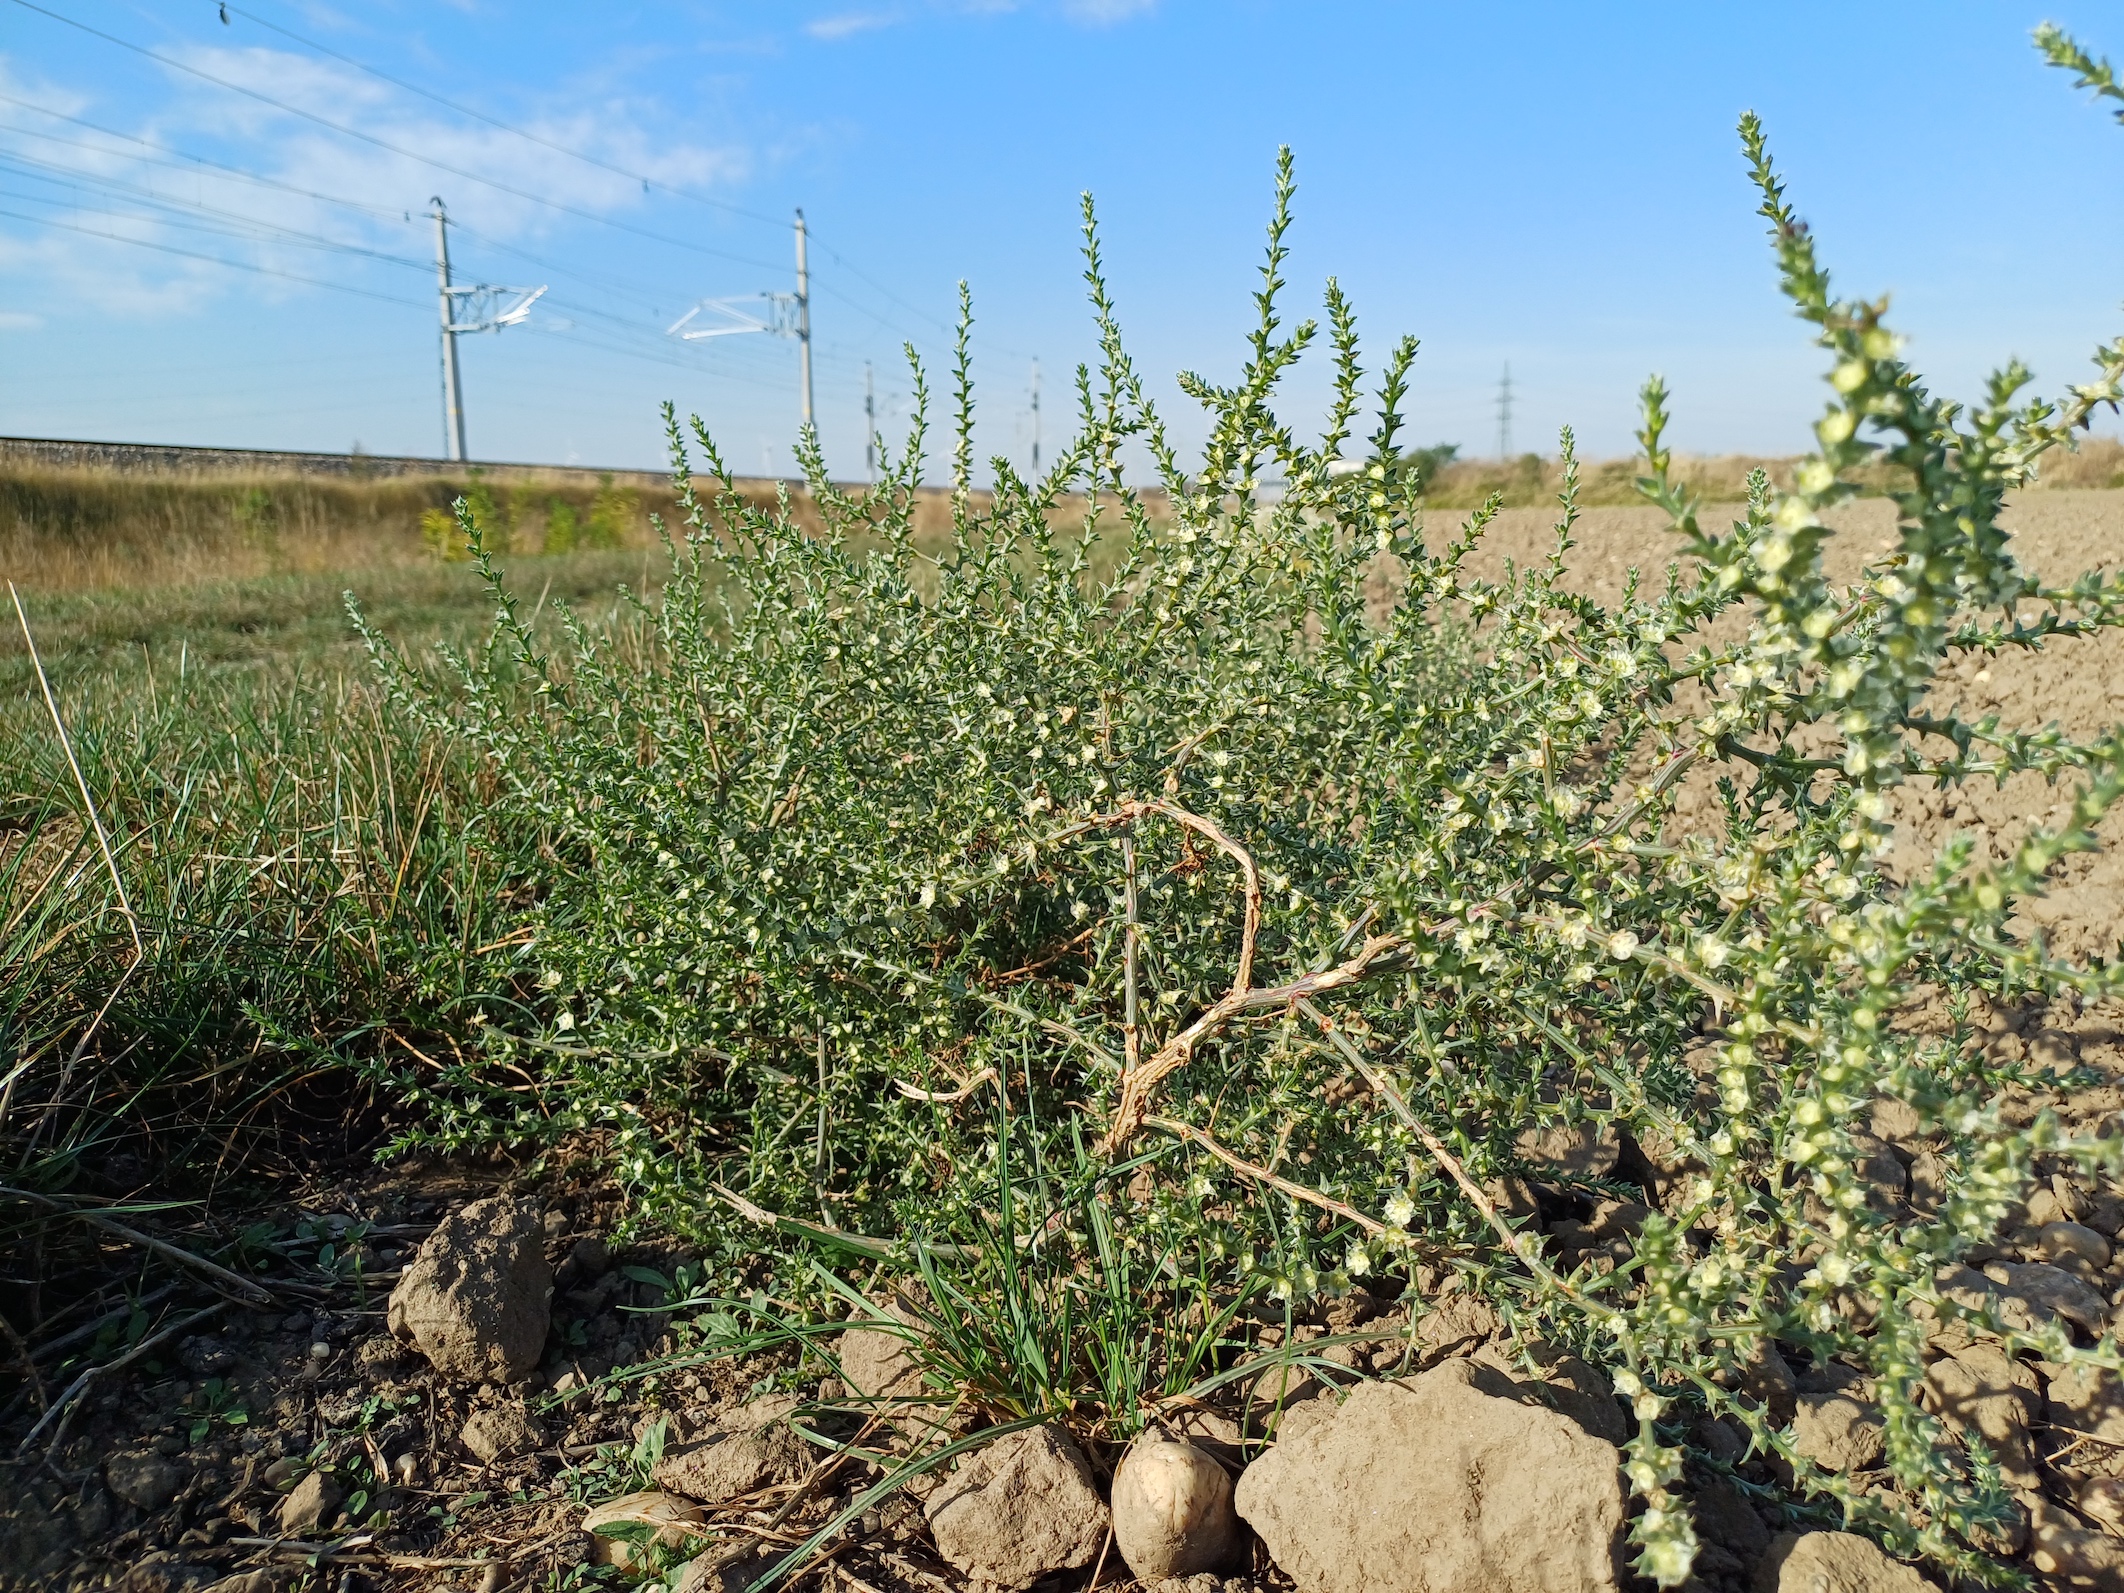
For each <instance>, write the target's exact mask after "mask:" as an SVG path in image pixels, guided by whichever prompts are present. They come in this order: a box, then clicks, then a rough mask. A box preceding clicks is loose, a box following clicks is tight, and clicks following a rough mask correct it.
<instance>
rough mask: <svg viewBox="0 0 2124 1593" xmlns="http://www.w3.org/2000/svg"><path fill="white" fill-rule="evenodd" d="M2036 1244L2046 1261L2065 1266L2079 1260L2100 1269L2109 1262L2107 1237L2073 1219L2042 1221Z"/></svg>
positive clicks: (2037, 1231)
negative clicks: (2069, 1220) (2066, 1220)
mask: <svg viewBox="0 0 2124 1593" xmlns="http://www.w3.org/2000/svg"><path fill="white" fill-rule="evenodd" d="M2036 1246H2037V1248H2038V1249H2039V1250H2041V1252H2042V1254H2043V1259H2044V1260H2045V1261H2049V1262H2053V1263H2058V1264H2062V1265H2065V1266H2067V1267H2071V1266H2072V1265H2073V1263H2075V1262H2081V1263H2084V1264H2086V1265H2087V1266H2089V1267H2092V1268H2093V1269H2094V1270H2095V1271H2097V1272H2099V1271H2101V1270H2102V1269H2103V1268H2104V1267H2106V1266H2108V1265H2109V1255H2110V1245H2109V1241H2108V1240H2107V1239H2105V1238H2103V1237H2102V1236H2101V1235H2100V1234H2099V1233H2096V1232H2095V1231H2094V1229H2092V1228H2084V1227H2082V1226H2081V1225H2080V1224H2079V1223H2076V1222H2050V1223H2045V1224H2044V1225H2043V1226H2042V1227H2041V1228H2039V1229H2037V1230H2036Z"/></svg>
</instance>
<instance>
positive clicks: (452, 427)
mask: <svg viewBox="0 0 2124 1593" xmlns="http://www.w3.org/2000/svg"><path fill="white" fill-rule="evenodd" d="M434 203H435V279H436V287H437V293H438V296H439V297H440V298H441V300H442V346H443V417H444V423H443V446H444V447H445V448H446V449H447V450H448V452H449V455H450V457H451V458H452V459H454V460H457V461H459V462H460V463H461V462H462V461H463V460H464V457H465V390H464V387H463V385H462V384H461V383H460V382H459V381H458V378H457V320H456V317H455V316H453V315H452V314H451V313H450V311H451V305H450V231H449V228H450V218H449V215H448V213H447V212H445V211H444V209H443V202H442V200H441V198H440V197H438V198H437V199H436V200H435V201H434Z"/></svg>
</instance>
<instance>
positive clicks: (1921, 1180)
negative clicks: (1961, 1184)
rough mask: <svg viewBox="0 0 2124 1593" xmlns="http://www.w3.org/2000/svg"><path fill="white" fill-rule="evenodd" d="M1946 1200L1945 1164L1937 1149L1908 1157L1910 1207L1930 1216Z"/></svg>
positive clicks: (1920, 1213) (1922, 1214) (1921, 1214)
mask: <svg viewBox="0 0 2124 1593" xmlns="http://www.w3.org/2000/svg"><path fill="white" fill-rule="evenodd" d="M1946 1200H1947V1164H1946V1163H1945V1162H1944V1161H1942V1160H1941V1159H1940V1156H1939V1153H1938V1152H1937V1151H1929V1150H1927V1151H1919V1152H1918V1153H1917V1154H1916V1155H1915V1156H1913V1157H1911V1158H1910V1209H1911V1210H1912V1211H1914V1212H1916V1213H1918V1214H1919V1215H1920V1216H1930V1215H1931V1214H1932V1213H1934V1212H1936V1211H1938V1210H1939V1209H1940V1207H1941V1206H1942V1205H1944V1204H1945V1203H1946Z"/></svg>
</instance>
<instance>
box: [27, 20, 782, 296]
mask: <svg viewBox="0 0 2124 1593" xmlns="http://www.w3.org/2000/svg"><path fill="white" fill-rule="evenodd" d="M180 58H181V59H182V60H184V62H185V63H186V64H187V65H190V66H193V67H196V68H197V69H198V70H199V71H201V72H206V73H210V74H211V75H212V76H214V77H216V78H219V79H222V80H224V81H225V82H228V83H233V84H238V85H241V86H243V87H245V88H249V89H251V90H253V91H255V92H256V93H257V94H259V95H263V96H266V97H267V98H270V99H272V100H277V101H280V102H282V103H285V104H288V105H293V106H305V107H318V108H319V114H321V115H323V116H325V117H327V118H329V119H330V120H331V121H333V122H337V123H340V124H342V125H345V126H347V127H352V128H356V129H359V130H360V131H361V132H362V133H364V134H367V135H368V136H369V138H371V139H373V140H375V141H376V142H373V143H370V142H364V141H362V140H359V139H354V138H349V137H347V136H346V135H344V134H340V133H336V132H333V131H332V130H330V129H328V128H325V127H321V126H319V125H317V123H315V122H313V121H310V120H307V119H305V118H303V117H300V116H296V115H291V114H289V113H288V112H285V111H282V110H279V109H276V108H275V107H274V106H272V105H268V104H265V103H261V101H259V100H256V99H250V98H245V97H243V96H240V95H237V94H231V93H229V92H228V91H227V90H225V89H221V88H217V87H214V86H212V85H210V84H207V83H202V82H200V81H199V80H198V79H196V78H191V77H188V76H183V75H179V74H175V73H173V74H172V75H171V88H172V91H173V97H172V98H171V99H170V100H169V101H168V102H167V103H166V104H165V105H164V106H163V107H162V108H161V109H160V110H159V111H158V112H156V113H155V114H154V115H153V116H152V117H151V118H149V119H147V120H145V121H142V120H139V119H137V118H128V119H126V120H123V121H121V120H119V117H120V116H121V115H123V112H120V111H116V110H108V109H102V108H101V107H100V106H98V105H97V104H96V103H95V102H93V101H91V100H90V99H89V98H88V97H87V96H85V95H83V94H80V93H76V92H70V91H61V90H58V89H56V88H54V87H52V86H49V85H38V86H32V85H27V84H23V85H21V86H22V89H23V92H21V93H20V95H19V97H20V98H22V99H26V100H31V101H33V102H34V103H37V104H41V105H45V106H49V107H51V108H52V109H53V110H56V111H61V112H66V113H71V114H77V115H83V116H86V117H87V118H88V119H90V120H92V121H97V122H101V123H103V124H105V125H108V126H117V127H122V128H125V129H127V130H129V131H131V132H133V133H134V134H135V135H136V136H137V137H139V138H142V139H146V140H148V141H150V143H152V144H157V145H162V146H164V147H166V148H173V149H184V150H190V151H195V152H198V153H202V154H211V155H213V156H214V157H215V158H217V159H221V160H224V161H226V162H227V163H228V164H230V165H232V166H238V167H241V168H243V169H245V170H248V171H251V172H255V173H257V174H258V175H259V176H262V177H266V178H270V179H273V180H274V181H275V182H277V183H279V184H282V185H284V186H282V187H277V188H276V187H269V186H263V185H261V184H258V183H254V182H246V181H243V180H242V179H240V178H237V177H234V176H228V175H224V174H219V173H216V172H215V171H213V170H211V169H209V168H201V167H190V166H187V167H185V168H184V169H183V170H182V171H181V172H173V171H172V170H171V169H170V165H169V163H168V161H167V159H164V160H162V161H157V160H156V159H155V158H154V156H153V152H152V150H149V149H143V148H142V147H141V146H140V145H138V144H132V143H128V142H126V141H125V140H123V139H115V138H109V137H105V136H102V135H99V134H96V133H93V132H88V131H85V130H83V129H81V128H80V127H78V126H74V125H71V124H66V123H61V122H58V121H54V120H51V119H48V118H43V117H38V116H36V115H34V114H33V113H25V114H24V115H22V116H21V117H20V118H19V122H18V127H17V128H14V129H0V150H4V151H6V152H8V153H10V154H12V155H14V156H16V157H17V158H18V159H25V160H34V161H37V162H39V163H41V167H42V169H43V170H44V172H45V180H44V181H43V182H41V183H40V184H39V195H40V202H39V203H36V204H33V205H16V206H12V207H10V208H15V209H19V210H22V211H24V212H25V213H31V212H34V213H35V214H37V215H38V216H39V217H40V218H42V219H43V220H44V221H45V222H46V223H47V224H48V225H47V226H46V227H45V228H44V229H43V230H42V231H39V230H37V227H36V224H35V223H28V224H24V223H20V222H16V223H6V224H4V226H5V231H4V232H0V260H5V261H6V262H7V263H8V264H9V265H10V266H11V267H12V268H13V272H14V273H15V274H26V275H27V276H28V277H29V278H30V279H31V280H33V281H36V282H37V284H38V285H39V286H40V287H41V288H42V289H43V290H44V291H43V293H42V294H40V295H39V297H40V300H41V299H43V298H50V299H52V300H53V301H54V302H57V301H58V300H60V299H64V300H66V301H69V302H73V303H77V304H78V303H89V304H94V305H96V306H97V307H99V308H102V309H108V310H116V311H121V312H130V313H136V314H137V313H154V312H167V311H170V310H173V309H179V308H186V307H190V306H192V305H194V304H196V303H197V302H198V301H200V300H201V299H203V298H209V297H212V296H215V295H216V294H219V293H222V292H225V291H227V290H228V289H229V287H230V286H232V285H233V282H234V280H235V278H234V274H233V273H231V272H228V271H227V270H225V269H221V268H217V267H215V266H213V265H211V264H209V263H206V262H204V261H196V260H187V259H183V258H181V257H178V256H174V255H170V254H168V253H165V254H164V255H163V256H162V257H160V258H157V257H156V256H154V255H152V254H149V253H148V252H147V251H146V250H141V249H132V248H128V247H125V246H124V245H118V244H112V243H107V242H100V241H98V240H96V239H95V238H93V237H89V236H84V235H83V233H82V232H80V231H73V230H69V229H70V228H81V229H86V230H87V231H88V232H92V233H105V234H114V235H118V236H122V237H126V238H130V239H134V240H136V241H138V242H140V243H144V244H150V245H154V246H157V247H159V248H161V249H163V250H165V251H167V250H171V249H178V248H182V249H185V250H189V251H192V252H194V253H198V254H208V255H218V256H221V257H224V258H228V259H234V260H241V261H242V262H244V263H245V264H246V265H249V266H251V267H253V268H255V269H258V270H264V271H267V272H278V273H283V274H286V275H293V276H299V277H321V278H326V279H329V280H332V281H344V282H347V283H349V284H359V285H361V286H363V287H365V288H366V289H368V290H370V291H383V292H389V293H393V294H397V293H401V292H403V293H406V294H408V295H411V296H420V295H424V294H425V293H427V292H429V291H430V289H429V288H428V286H427V283H426V282H425V281H423V280H420V278H421V277H422V276H424V275H425V272H424V271H422V270H421V267H420V262H422V261H424V260H425V259H426V258H427V255H428V249H429V242H428V239H429V233H428V231H427V225H426V223H425V221H424V219H423V217H422V214H421V213H422V212H423V211H424V210H425V209H426V208H427V202H428V198H429V196H430V195H432V194H438V193H440V194H442V195H443V196H445V197H446V198H447V200H448V201H449V206H450V212H451V215H452V216H453V217H455V218H459V219H461V220H462V221H464V222H465V223H466V224H467V228H468V230H472V231H476V232H478V233H479V234H480V235H481V236H483V237H485V238H487V239H490V240H493V241H496V242H511V241H516V240H519V239H526V238H531V237H536V236H538V235H540V234H543V233H546V232H549V231H552V230H554V229H555V228H556V227H560V226H566V225H569V224H571V218H570V217H568V216H566V215H564V214H559V213H557V212H556V211H555V209H554V205H556V204H558V205H565V206H567V207H569V208H570V209H572V210H575V211H579V212H587V213H589V214H591V215H597V216H613V217H621V216H624V215H626V214H627V213H628V212H630V211H638V210H640V209H641V208H642V207H644V206H646V205H648V204H650V203H652V202H653V201H652V200H651V198H650V196H649V195H648V194H646V193H645V192H644V191H643V187H642V184H641V183H640V182H639V181H636V180H633V179H630V178H628V177H625V176H622V175H620V174H619V173H618V172H614V171H611V170H607V169H603V168H601V167H599V166H596V165H592V164H589V163H587V162H585V161H582V160H577V159H574V158H571V157H570V156H568V155H565V154H562V153H560V152H559V151H557V150H554V149H551V148H546V147H542V146H541V145H539V144H537V143H533V142H531V141H529V140H527V139H524V138H520V137H517V136H516V135H514V134H512V133H510V132H507V131H504V130H503V129H501V128H498V127H490V126H483V125H480V124H477V123H467V122H463V121H460V120H458V119H456V118H453V117H450V116H449V115H448V114H447V113H443V112H438V111H436V110H435V109H433V108H432V107H431V106H429V105H427V104H425V103H424V102H421V101H419V100H417V99H415V98H414V97H412V96H410V95H407V94H404V93H402V92H400V91H399V90H397V89H395V88H393V87H391V86H389V85H387V84H383V83H379V82H378V81H376V80H375V79H373V78H370V77H367V76H365V75H363V74H361V73H358V72H354V71H352V70H349V69H347V68H344V67H341V66H338V65H336V64H334V63H330V62H325V61H319V60H317V59H315V58H313V57H310V56H306V55H300V54H294V53H291V52H287V51H281V50H273V49H244V48H224V47H197V48H193V49H190V50H186V51H184V52H182V55H181V57H180ZM7 67H8V63H7V62H6V60H5V59H4V58H0V85H5V86H6V87H7V88H8V90H9V92H15V89H16V86H17V84H18V83H19V81H20V80H19V77H18V76H15V75H11V74H10V73H9V72H8V70H7ZM651 114H653V108H648V107H644V106H643V104H642V103H641V101H640V98H639V97H638V96H627V95H623V94H622V93H620V92H618V91H617V90H616V89H606V90H603V91H600V92H595V93H593V94H590V95H578V96H577V97H575V98H574V99H572V100H571V101H570V102H568V103H567V104H565V105H563V106H558V107H555V108H553V109H550V110H548V111H546V112H544V113H536V112H534V113H531V114H528V115H526V116H524V117H523V118H521V119H520V121H519V123H518V125H520V126H522V127H523V128H524V129H525V130H526V131H527V132H530V133H532V134H535V135H536V136H537V137H538V138H540V139H544V140H547V141H548V142H549V143H551V144H557V145H560V146H562V147H563V148H566V149H574V150H580V151H581V152H583V153H584V154H586V155H589V156H591V157H593V158H595V159H596V160H599V161H603V162H607V163H609V165H611V166H617V167H621V168H624V169H626V170H629V171H634V172H639V173H641V174H642V175H643V176H645V177H647V178H648V179H649V180H650V181H651V182H653V183H660V184H664V185H667V186H670V187H675V188H687V189H691V190H694V191H697V192H703V191H713V190H714V189H715V188H718V187H722V186H725V185H727V184H731V183H735V182H738V181H741V180H742V179H743V178H744V177H745V176H746V175H747V174H748V172H749V171H750V169H751V166H752V156H751V154H750V152H749V151H748V150H746V149H744V148H741V147H736V146H728V147H713V146H709V145H704V144H698V143H687V142H683V141H678V142H674V141H672V140H671V139H670V138H669V137H668V136H666V135H664V134H661V133H658V132H653V131H652V129H651V127H650V125H649V124H648V117H649V116H650V115H651ZM21 128H34V129H35V131H36V132H37V133H42V134H48V135H53V136H51V137H44V138H39V137H36V136H34V135H26V134H25V133H23V132H22V131H20V129H21ZM59 139H66V140H70V141H71V142H66V143H62V142H58V140H59ZM386 146H388V147H386ZM433 163H440V164H441V165H443V166H448V167H455V168H457V170H458V171H460V172H466V173H478V174H479V175H480V176H482V177H484V178H487V179H489V181H488V182H479V181H475V180H473V179H471V178H468V177H464V176H456V175H452V174H451V173H450V172H447V171H442V170H438V169H437V166H436V164H433ZM180 164H182V163H180ZM120 184H122V185H124V187H122V188H121V187H118V186H116V185H120ZM291 189H302V190H307V191H308V194H307V195H306V194H303V193H296V192H291V191H290V190H291ZM508 190H514V192H509V191H508ZM309 195H321V196H329V197H328V198H316V197H309ZM157 196H161V197H162V198H164V199H165V200H167V201H168V204H167V205H158V204H157V203H156V202H155V200H156V197H157ZM541 201H548V202H545V203H542V202H541ZM202 207H204V209H205V210H206V211H211V212H212V214H204V213H202ZM290 231H293V232H299V233H303V234H307V235H309V239H310V241H309V242H298V241H297V240H296V239H293V238H291V237H289V236H287V233H288V232H290ZM317 240H323V241H324V243H325V244H326V247H324V248H322V249H320V248H318V247H315V246H314V245H315V242H316V241H317ZM333 246H336V251H335V248H334V247H333ZM348 248H352V249H356V250H366V251H373V254H371V255H364V256H358V257H356V256H349V255H348V254H346V253H345V252H344V251H345V250H346V249H348ZM374 254H381V255H387V256H391V257H393V258H392V259H391V260H378V259H375V258H374V257H373V256H374ZM398 262H404V263H398ZM490 269H491V268H490ZM522 269H523V268H522V267H519V268H518V270H519V271H521V270H522ZM252 280H253V283H254V284H257V282H258V279H257V278H255V277H254V278H253V279H252ZM254 291H255V287H254ZM268 291H271V292H273V293H275V294H282V293H292V292H299V291H306V290H303V289H301V288H299V287H298V285H297V284H295V283H292V282H287V281H286V280H285V276H283V278H282V279H280V280H276V281H274V282H272V284H271V286H270V288H269V289H268ZM18 302H19V301H18Z"/></svg>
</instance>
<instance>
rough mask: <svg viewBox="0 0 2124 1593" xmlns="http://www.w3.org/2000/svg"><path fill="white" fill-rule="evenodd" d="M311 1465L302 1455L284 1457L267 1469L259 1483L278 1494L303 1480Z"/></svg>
mask: <svg viewBox="0 0 2124 1593" xmlns="http://www.w3.org/2000/svg"><path fill="white" fill-rule="evenodd" d="M309 1464H310V1463H309V1462H308V1461H306V1460H304V1459H303V1458H302V1457H301V1456H300V1455H282V1456H281V1457H280V1458H279V1459H278V1460H276V1461H274V1462H273V1463H272V1464H271V1465H270V1466H268V1467H266V1469H265V1471H264V1472H263V1474H261V1476H260V1477H259V1481H261V1482H263V1483H264V1484H265V1485H266V1486H267V1487H268V1488H271V1489H273V1490H274V1491H275V1492H276V1493H277V1492H278V1491H280V1490H281V1489H283V1488H292V1487H294V1486H295V1484H296V1483H298V1482H300V1481H301V1480H302V1478H303V1475H304V1473H305V1472H306V1471H307V1470H308V1469H309Z"/></svg>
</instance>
